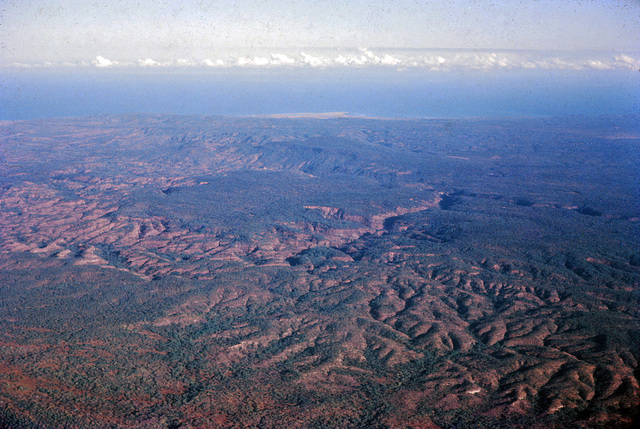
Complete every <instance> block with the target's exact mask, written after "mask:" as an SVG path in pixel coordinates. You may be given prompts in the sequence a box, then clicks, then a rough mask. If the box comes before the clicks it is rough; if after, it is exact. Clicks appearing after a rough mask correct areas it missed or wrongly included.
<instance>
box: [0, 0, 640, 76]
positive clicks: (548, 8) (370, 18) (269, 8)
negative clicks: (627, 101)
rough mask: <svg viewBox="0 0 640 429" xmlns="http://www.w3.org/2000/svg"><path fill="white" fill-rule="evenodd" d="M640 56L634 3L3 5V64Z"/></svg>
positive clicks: (639, 10)
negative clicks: (594, 52) (516, 56)
mask: <svg viewBox="0 0 640 429" xmlns="http://www.w3.org/2000/svg"><path fill="white" fill-rule="evenodd" d="M439 50H440V51H442V52H439ZM450 50H461V51H465V52H467V54H466V55H467V57H464V55H463V58H460V56H458V57H456V56H455V54H451V52H450ZM510 50H517V51H519V52H526V51H529V52H528V53H526V54H521V56H520V57H518V58H517V60H516V59H514V58H511V57H513V55H514V54H513V52H511V53H509V51H510ZM639 50H640V1H639V0H580V1H576V0H553V1H547V0H500V1H498V0H496V1H490V0H475V1H472V0H453V1H451V0H446V1H445V0H436V1H424V0H422V1H418V0H349V1H344V0H318V1H316V0H271V1H258V0H220V1H204V0H182V1H180V0H174V1H169V0H165V1H162V0H132V1H125V0H107V1H105V0H91V1H87V0H83V1H73V0H0V67H2V66H4V67H10V66H33V65H41V66H42V65H67V66H71V65H76V66H77V65H85V66H94V67H112V66H121V67H122V66H136V67H149V66H161V65H171V66H189V65H200V66H203V65H209V66H246V65H249V66H292V65H303V66H327V65H332V66H348V65H351V66H362V65H371V64H378V65H389V66H398V67H400V66H429V67H431V66H438V67H442V66H443V64H445V63H448V64H456V61H457V62H458V63H459V64H462V65H463V66H468V65H469V64H471V65H474V64H475V65H476V66H479V67H482V66H486V65H493V66H500V64H503V65H504V64H507V63H509V64H511V65H514V64H515V65H517V66H520V67H545V66H546V67H561V66H562V63H564V64H565V65H566V64H572V65H575V64H574V63H576V64H581V65H582V66H589V64H591V66H593V67H594V68H598V67H600V68H606V67H611V66H613V67H618V66H621V67H632V68H633V67H637V66H638V65H640V63H638V58H637V55H635V56H634V54H633V53H634V52H637V51H639ZM422 51H425V52H426V51H428V53H424V52H422ZM531 51H534V53H531ZM593 51H598V52H600V53H599V54H597V55H596V54H592V52H593ZM421 52H422V53H421ZM549 52H551V54H548V53H549ZM558 52H562V54H558ZM567 52H571V53H572V54H567ZM498 53H499V54H500V55H502V57H495V56H494V57H493V58H491V57H490V56H491V55H492V54H495V55H498ZM542 53H545V54H544V55H543V54H542ZM473 55H480V57H479V58H475V57H473ZM509 55H511V57H510V58H507V57H508V56H509ZM523 55H524V56H523ZM572 55H573V56H572ZM576 55H578V56H579V57H580V58H579V59H577V60H576V58H577V57H576ZM483 56H484V57H483ZM572 58H573V59H572ZM554 61H555V62H556V64H555V66H554V64H552V63H553V62H554ZM589 61H591V63H589Z"/></svg>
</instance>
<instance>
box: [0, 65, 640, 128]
mask: <svg viewBox="0 0 640 429" xmlns="http://www.w3.org/2000/svg"><path fill="white" fill-rule="evenodd" d="M638 75H639V73H638V72H637V71H635V72H634V71H593V70H590V71H542V70H534V71H524V70H516V71H513V70H512V71H491V72H481V71H466V72H427V71H421V70H407V71H396V70H391V69H329V70H316V69H302V70H296V69H285V70H282V69H279V70H276V69H266V70H265V69H262V70H256V69H228V70H224V69H213V70H191V71H167V70H151V71H149V70H145V71H142V70H135V71H122V70H115V69H108V70H98V69H83V70H79V71H74V72H69V71H65V70H51V69H41V70H26V71H7V70H4V71H0V119H11V120H19V119H33V118H48V117H64V116H89V115H96V114H120V113H174V114H204V115H261V114H277V113H301V112H348V113H350V114H353V115H363V116H376V117H475V116H480V117H505V116H558V115H574V114H586V115H600V114H634V113H638V112H640V108H639V106H640V104H639V99H640V79H639V76H638Z"/></svg>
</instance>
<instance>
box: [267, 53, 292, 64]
mask: <svg viewBox="0 0 640 429" xmlns="http://www.w3.org/2000/svg"><path fill="white" fill-rule="evenodd" d="M295 62H296V60H294V59H293V58H291V57H289V56H287V55H285V54H271V64H275V65H291V64H294V63H295Z"/></svg>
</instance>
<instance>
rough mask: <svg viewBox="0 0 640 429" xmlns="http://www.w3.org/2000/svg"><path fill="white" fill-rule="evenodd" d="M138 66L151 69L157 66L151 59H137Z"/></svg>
mask: <svg viewBox="0 0 640 429" xmlns="http://www.w3.org/2000/svg"><path fill="white" fill-rule="evenodd" d="M138 65H139V66H141V67H153V66H157V65H159V63H157V62H156V61H153V60H152V59H151V58H147V59H144V60H143V59H140V58H138Z"/></svg>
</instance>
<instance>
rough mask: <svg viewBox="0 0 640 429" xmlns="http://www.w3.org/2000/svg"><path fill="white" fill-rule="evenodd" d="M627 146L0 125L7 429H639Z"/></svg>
mask: <svg viewBox="0 0 640 429" xmlns="http://www.w3.org/2000/svg"><path fill="white" fill-rule="evenodd" d="M637 124H638V118H622V117H609V118H600V119H598V118H596V119H594V118H589V119H581V118H571V119H545V120H542V119H539V120H534V119H531V120H519V121H511V120H499V121H498V120H494V121H489V120H486V121H479V120H457V121H446V124H445V123H444V121H438V120H415V121H413V120H411V121H409V120H407V121H390V120H384V121H382V120H364V119H356V118H345V117H341V118H329V119H321V120H320V119H313V118H244V119H234V118H202V117H198V118H196V117H172V116H148V117H144V116H142V117H137V116H130V117H99V118H87V119H69V120H67V119H58V120H50V121H37V122H35V121H34V122H14V123H4V124H3V127H2V128H1V129H0V149H1V150H2V152H1V156H2V157H3V159H2V161H3V163H2V166H1V167H0V168H2V176H0V279H1V284H0V386H1V388H0V409H1V410H2V411H0V426H2V427H122V428H128V427H130V428H134V427H135V428H138V427H147V428H156V427H185V428H186V427H286V426H289V427H390V428H404V427H412V428H439V427H442V428H445V427H485V426H487V427H533V428H537V427H540V428H542V427H557V428H561V427H621V428H622V427H632V426H633V425H634V419H637V416H638V410H639V409H640V408H639V407H640V386H639V378H640V375H639V374H640V370H639V369H638V368H639V367H638V361H639V354H640V339H639V333H640V263H639V261H640V253H639V252H638V249H640V240H639V239H638V237H640V230H639V229H640V223H639V222H638V219H640V213H639V212H638V206H637V201H636V197H637V193H635V191H636V190H637V189H638V186H639V184H638V182H637V171H636V170H637V165H636V164H637V162H636V161H634V160H637V159H640V147H639V146H638V145H637V141H638V137H640V135H638V133H637V129H638V128H637ZM445 125H446V127H447V130H448V132H447V133H442V132H441V131H442V129H443V127H444V126H445ZM452 129H453V131H455V132H452ZM454 135H455V136H457V137H456V138H452V137H451V136H454ZM613 135H615V136H620V135H624V136H626V137H625V138H619V137H616V138H615V139H614V138H612V136H613Z"/></svg>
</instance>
